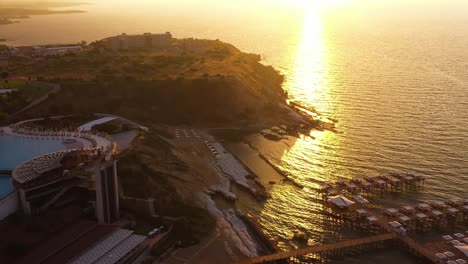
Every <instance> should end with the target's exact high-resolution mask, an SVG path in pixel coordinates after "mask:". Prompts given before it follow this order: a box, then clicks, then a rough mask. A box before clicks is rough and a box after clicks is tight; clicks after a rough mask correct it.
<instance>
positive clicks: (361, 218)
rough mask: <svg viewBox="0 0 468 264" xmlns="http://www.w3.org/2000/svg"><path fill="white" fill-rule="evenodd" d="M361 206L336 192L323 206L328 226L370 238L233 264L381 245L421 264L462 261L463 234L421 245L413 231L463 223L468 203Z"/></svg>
mask: <svg viewBox="0 0 468 264" xmlns="http://www.w3.org/2000/svg"><path fill="white" fill-rule="evenodd" d="M366 201H367V200H366ZM367 203H368V201H367ZM367 203H357V202H353V201H352V200H350V199H348V198H346V197H345V196H344V195H343V194H340V195H336V196H331V197H329V199H328V200H327V201H326V202H325V204H324V205H325V207H324V210H325V211H326V215H328V216H329V217H330V218H331V220H333V221H332V222H333V223H335V224H337V225H344V224H347V225H349V226H350V227H354V228H356V229H361V230H363V231H365V232H370V233H373V234H374V235H371V236H368V237H364V238H357V239H350V240H345V241H339V242H336V243H332V244H324V245H316V246H309V247H304V248H300V249H293V250H289V251H284V252H278V253H274V254H270V255H265V256H259V257H254V258H250V259H244V260H241V261H239V262H237V263H240V264H244V263H245V264H248V263H275V262H276V261H280V260H287V261H291V263H307V262H308V261H307V260H310V259H311V258H312V259H314V260H317V261H318V262H319V263H322V262H326V261H327V260H328V259H329V258H330V257H334V256H346V255H350V254H353V253H356V252H362V253H364V252H368V251H369V250H372V249H374V248H384V247H386V246H396V247H400V248H403V249H405V250H407V251H408V252H410V253H412V254H413V255H415V256H417V257H419V258H421V259H423V260H424V261H425V263H467V262H468V255H467V253H464V252H463V250H461V249H460V248H459V247H464V246H466V244H468V231H463V230H460V231H459V232H457V233H454V234H453V235H444V236H442V237H441V239H439V240H436V241H431V242H427V243H421V242H419V241H417V240H416V239H415V236H413V234H414V233H416V232H419V233H421V232H427V231H431V230H440V229H441V228H444V227H446V225H448V224H451V226H452V227H453V226H454V224H463V223H466V222H468V221H467V220H468V199H461V198H452V199H449V200H446V201H439V200H432V201H426V202H420V203H418V204H416V205H405V206H402V207H401V208H382V209H380V211H378V210H377V209H375V208H374V209H368V208H366V207H365V206H366V205H367ZM458 226H460V225H458ZM467 250H468V249H467Z"/></svg>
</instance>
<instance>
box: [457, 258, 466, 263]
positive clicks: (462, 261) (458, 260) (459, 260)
mask: <svg viewBox="0 0 468 264" xmlns="http://www.w3.org/2000/svg"><path fill="white" fill-rule="evenodd" d="M455 262H456V263H457V264H466V260H464V259H457V260H455Z"/></svg>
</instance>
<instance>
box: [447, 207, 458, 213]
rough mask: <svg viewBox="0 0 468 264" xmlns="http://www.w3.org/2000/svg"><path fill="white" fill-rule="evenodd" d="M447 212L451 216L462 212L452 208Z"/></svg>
mask: <svg viewBox="0 0 468 264" xmlns="http://www.w3.org/2000/svg"><path fill="white" fill-rule="evenodd" d="M447 212H449V213H450V214H456V213H458V212H460V210H458V209H457V208H453V207H450V208H448V209H447Z"/></svg>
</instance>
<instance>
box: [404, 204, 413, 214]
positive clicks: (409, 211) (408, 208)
mask: <svg viewBox="0 0 468 264" xmlns="http://www.w3.org/2000/svg"><path fill="white" fill-rule="evenodd" d="M401 210H402V211H403V212H405V213H407V214H412V213H414V207H413V206H411V205H405V206H403V207H402V208H401Z"/></svg>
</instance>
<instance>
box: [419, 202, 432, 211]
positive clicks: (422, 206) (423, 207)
mask: <svg viewBox="0 0 468 264" xmlns="http://www.w3.org/2000/svg"><path fill="white" fill-rule="evenodd" d="M417 208H418V209H419V210H421V211H428V210H430V209H431V206H430V205H428V204H427V203H419V204H418V206H417Z"/></svg>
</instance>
